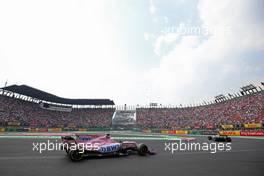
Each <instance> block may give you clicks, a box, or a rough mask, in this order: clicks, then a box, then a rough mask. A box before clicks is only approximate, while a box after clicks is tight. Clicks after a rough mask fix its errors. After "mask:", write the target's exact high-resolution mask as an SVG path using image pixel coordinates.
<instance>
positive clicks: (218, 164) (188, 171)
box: [0, 137, 264, 176]
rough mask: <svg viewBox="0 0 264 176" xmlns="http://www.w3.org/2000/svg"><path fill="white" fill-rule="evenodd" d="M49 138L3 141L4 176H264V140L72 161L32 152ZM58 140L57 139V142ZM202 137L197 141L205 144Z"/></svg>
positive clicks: (157, 144)
mask: <svg viewBox="0 0 264 176" xmlns="http://www.w3.org/2000/svg"><path fill="white" fill-rule="evenodd" d="M45 140H46V141H47V139H0V175H1V176H15V175H19V176H31V175H32V176H47V175H59V176H66V175H76V176H77V175H85V176H101V175H111V176H136V175H137V176H141V175H152V176H161V175H162V176H165V175H173V176H175V175H179V176H184V175H203V176H211V175H221V176H226V175H230V176H231V175H232V176H234V175H239V176H249V175H252V176H253V175H254V176H257V175H263V168H264V140H261V139H238V138H235V139H233V142H232V150H231V151H229V152H217V153H215V154H211V153H209V152H203V151H188V152H187V151H185V152H181V151H177V152H175V153H174V154H171V153H170V152H169V151H165V150H164V148H165V144H164V143H165V142H168V141H161V140H160V141H158V140H155V141H151V140H146V141H142V142H144V143H146V144H147V145H149V146H151V147H152V148H155V149H156V150H157V152H158V154H157V155H154V156H147V157H141V156H138V155H133V156H128V157H115V158H112V157H105V158H88V159H85V160H83V161H81V162H78V163H74V162H71V161H70V160H69V159H68V158H67V157H66V155H65V153H64V152H63V151H45V152H44V153H42V154H39V153H38V152H37V151H32V143H33V142H40V141H45ZM53 140H54V139H53ZM205 141H207V138H206V137H198V138H197V139H196V142H205Z"/></svg>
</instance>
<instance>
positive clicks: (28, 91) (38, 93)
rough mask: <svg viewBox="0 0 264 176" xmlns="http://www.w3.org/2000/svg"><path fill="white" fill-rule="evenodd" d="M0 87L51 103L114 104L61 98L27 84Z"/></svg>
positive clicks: (105, 101)
mask: <svg viewBox="0 0 264 176" xmlns="http://www.w3.org/2000/svg"><path fill="white" fill-rule="evenodd" d="M1 89H3V90H7V91H10V92H13V93H17V94H21V95H25V96H28V97H31V98H36V99H38V100H43V101H47V102H52V103H60V104H69V105H114V102H113V101H112V100H110V99H68V98H62V97H58V96H56V95H53V94H50V93H47V92H44V91H42V90H38V89H35V88H33V87H30V86H27V85H11V86H6V87H3V88H1Z"/></svg>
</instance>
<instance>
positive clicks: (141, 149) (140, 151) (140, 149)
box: [138, 144, 148, 156]
mask: <svg viewBox="0 0 264 176" xmlns="http://www.w3.org/2000/svg"><path fill="white" fill-rule="evenodd" d="M138 154H139V155H140V156H145V155H147V154H148V147H147V146H146V145H145V144H139V145H138Z"/></svg>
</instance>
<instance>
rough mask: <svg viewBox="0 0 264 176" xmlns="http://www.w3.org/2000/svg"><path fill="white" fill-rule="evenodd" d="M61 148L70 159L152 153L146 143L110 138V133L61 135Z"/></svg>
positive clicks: (78, 159) (153, 152)
mask: <svg viewBox="0 0 264 176" xmlns="http://www.w3.org/2000/svg"><path fill="white" fill-rule="evenodd" d="M61 139H62V143H61V144H62V146H61V148H62V150H65V151H66V153H67V155H68V157H69V158H70V159H71V160H72V161H80V160H82V159H83V158H85V157H89V156H128V155H130V154H138V155H140V156H146V155H153V154H155V151H154V150H149V148H148V147H147V145H145V144H143V143H139V144H138V143H136V142H134V141H117V140H114V139H111V136H110V134H106V135H98V134H88V135H87V134H75V135H73V136H62V137H61Z"/></svg>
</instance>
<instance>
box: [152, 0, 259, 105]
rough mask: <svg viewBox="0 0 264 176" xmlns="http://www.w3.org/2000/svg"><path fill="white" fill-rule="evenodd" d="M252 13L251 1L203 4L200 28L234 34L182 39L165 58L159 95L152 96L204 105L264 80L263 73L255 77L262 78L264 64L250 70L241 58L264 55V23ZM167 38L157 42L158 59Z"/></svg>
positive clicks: (159, 76) (159, 70) (160, 70)
mask: <svg viewBox="0 0 264 176" xmlns="http://www.w3.org/2000/svg"><path fill="white" fill-rule="evenodd" d="M256 6H257V5H256ZM254 7H255V6H254V5H251V1H227V0H224V1H217V2H212V1H208V0H202V1H200V2H199V5H198V10H199V15H200V19H201V21H202V26H203V25H206V26H208V27H209V28H216V29H225V27H230V31H229V32H223V31H216V32H215V33H214V34H213V35H209V36H207V37H200V36H182V37H181V40H180V42H178V43H177V44H176V45H175V46H174V47H173V49H171V50H170V51H168V52H167V53H166V54H164V55H162V57H161V60H160V66H159V68H156V69H155V70H156V74H155V77H156V78H157V80H158V84H159V85H160V87H158V89H159V90H160V91H158V90H157V91H154V92H158V93H159V97H160V99H161V101H162V100H163V101H165V102H171V103H181V102H191V101H190V100H194V102H197V101H199V100H200V101H202V100H203V99H208V98H210V97H213V96H214V95H216V94H218V93H222V91H227V90H228V88H229V87H235V88H236V89H238V88H239V86H241V84H242V83H249V82H251V81H252V82H254V81H255V80H256V79H260V78H263V76H264V75H263V72H262V75H261V74H260V75H255V74H256V73H261V71H260V69H261V67H263V66H264V63H263V62H262V64H261V65H259V64H254V63H252V65H253V66H252V65H248V64H247V62H246V61H244V60H243V59H242V58H240V57H241V55H243V54H245V53H247V52H254V51H263V47H264V38H263V37H262V36H263V35H264V33H263V31H262V29H263V27H264V26H263V24H264V23H263V21H262V20H261V19H258V20H257V17H256V16H254ZM165 38H166V37H165V36H164V35H160V36H159V37H157V39H156V42H155V45H154V46H155V47H154V51H155V53H157V54H160V49H161V48H162V47H163V46H164V43H166V42H165V41H166V40H165ZM169 41H170V40H169ZM171 41H174V40H171ZM173 44H175V43H173ZM257 71H258V72H257ZM234 85H236V86H234ZM153 89H155V87H153ZM230 91H233V90H230ZM153 96H155V95H153Z"/></svg>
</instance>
